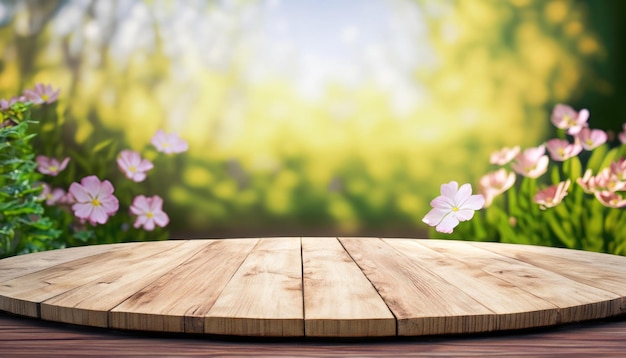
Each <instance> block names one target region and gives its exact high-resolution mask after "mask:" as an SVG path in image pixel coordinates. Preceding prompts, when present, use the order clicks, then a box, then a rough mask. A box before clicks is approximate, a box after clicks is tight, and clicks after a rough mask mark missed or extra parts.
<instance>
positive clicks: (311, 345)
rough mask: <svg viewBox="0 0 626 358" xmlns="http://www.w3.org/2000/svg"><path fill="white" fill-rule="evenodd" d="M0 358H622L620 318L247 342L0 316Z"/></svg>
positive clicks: (625, 327) (624, 329) (625, 348)
mask: <svg viewBox="0 0 626 358" xmlns="http://www.w3.org/2000/svg"><path fill="white" fill-rule="evenodd" d="M0 356H1V357H33V356H42V357H68V356H74V357H75V356H89V357H97V356H115V357H119V356H143V357H157V356H168V357H186V356H202V357H206V356H220V357H241V356H257V357H383V356H386V357H403V356H412V357H488V356H491V357H493V356H498V357H502V356H505V357H624V356H626V316H622V317H617V318H612V319H604V320H599V321H588V322H584V323H575V324H568V325H561V326H554V327H550V328H544V329H539V330H538V329H535V330H530V331H529V330H525V331H513V332H504V333H497V334H496V333H491V334H485V335H470V336H451V337H450V336H448V337H415V338H404V339H402V338H397V337H396V338H387V339H384V340H372V339H368V340H345V339H344V340H333V341H329V340H311V339H304V338H300V339H295V340H293V339H292V340H272V341H268V340H258V339H257V340H252V339H249V338H248V339H246V340H243V339H230V340H228V339H224V338H220V337H208V336H182V335H179V334H178V335H175V334H165V333H142V332H136V331H119V330H111V329H104V328H93V327H82V326H75V325H70V324H63V323H56V322H48V321H41V320H38V319H33V318H27V317H18V316H14V315H9V314H7V313H0Z"/></svg>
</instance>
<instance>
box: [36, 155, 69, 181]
mask: <svg viewBox="0 0 626 358" xmlns="http://www.w3.org/2000/svg"><path fill="white" fill-rule="evenodd" d="M36 161H37V165H38V166H37V170H39V172H40V173H42V174H47V175H51V176H53V177H55V176H57V175H58V174H59V173H60V172H62V171H63V169H65V167H67V163H69V162H70V158H69V157H66V158H65V159H63V161H62V162H59V160H58V159H56V158H48V157H46V156H43V155H38V156H37V159H36Z"/></svg>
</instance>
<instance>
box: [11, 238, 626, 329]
mask: <svg viewBox="0 0 626 358" xmlns="http://www.w3.org/2000/svg"><path fill="white" fill-rule="evenodd" d="M0 310H3V311H7V312H11V313H14V314H18V315H24V316H30V317H36V318H41V319H44V320H50V321H57V322H66V323H73V324H79V325H87V326H96V327H109V328H116V329H125V330H141V331H160V332H182V333H193V334H198V333H200V334H215V335H235V336H263V337H298V336H300V337H302V336H309V337H374V336H378V337H389V336H423V335H439V334H458V333H478V332H492V331H501V330H512V329H523V328H531V327H543V326H550V325H557V324H560V323H567V322H578V321H584V320H591V319H597V318H605V317H610V316H615V315H619V314H622V313H624V312H626V257H621V256H614V255H607V254H598V253H591V252H584V251H576V250H566V249H557V248H547V247H538V246H527V245H512V244H500V243H479V242H465V241H445V240H420V239H379V238H320V237H303V238H299V237H292V238H262V239H206V240H170V241H160V242H143V243H125V244H113V245H97V246H86V247H78V248H71V249H63V250H55V251H48V252H42V253H36V254H29V255H23V256H17V257H11V258H8V259H4V260H0Z"/></svg>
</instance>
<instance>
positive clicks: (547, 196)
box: [534, 179, 571, 210]
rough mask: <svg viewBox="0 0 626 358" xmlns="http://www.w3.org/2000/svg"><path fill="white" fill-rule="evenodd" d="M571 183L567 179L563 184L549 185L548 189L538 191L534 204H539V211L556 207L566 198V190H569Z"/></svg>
mask: <svg viewBox="0 0 626 358" xmlns="http://www.w3.org/2000/svg"><path fill="white" fill-rule="evenodd" d="M570 183H571V181H570V180H569V179H567V180H566V181H564V182H560V183H559V184H557V185H551V186H549V187H548V188H546V189H544V190H541V191H539V192H538V193H537V194H536V195H535V197H534V201H535V203H537V204H539V207H540V208H541V210H545V209H547V208H551V207H553V206H556V205H558V204H559V203H560V202H561V201H562V200H563V198H565V196H567V189H568V188H569V185H570Z"/></svg>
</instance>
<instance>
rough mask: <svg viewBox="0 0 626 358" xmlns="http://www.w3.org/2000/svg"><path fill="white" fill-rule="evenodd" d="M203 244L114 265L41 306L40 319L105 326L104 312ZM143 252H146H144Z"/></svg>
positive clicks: (189, 244) (190, 243) (183, 244)
mask: <svg viewBox="0 0 626 358" xmlns="http://www.w3.org/2000/svg"><path fill="white" fill-rule="evenodd" d="M206 244H207V243H206V242H203V241H184V242H181V243H180V245H177V246H175V250H174V249H170V250H161V251H160V252H153V253H152V254H151V255H149V256H147V257H145V258H144V259H142V260H134V261H133V262H132V263H127V264H126V265H124V266H117V265H116V266H115V267H114V268H112V269H110V270H109V271H108V272H106V274H104V275H99V276H98V277H97V279H95V280H94V279H93V278H94V277H93V275H91V273H90V275H89V276H91V277H90V279H91V280H90V281H89V282H88V283H86V284H84V285H81V286H78V287H76V288H74V289H71V290H69V291H67V292H64V293H61V294H59V295H57V296H55V297H52V298H50V299H47V300H45V301H43V302H42V303H41V318H42V319H47V320H51V321H57V322H67V323H75V324H82V325H87V326H96V327H108V326H109V321H108V312H109V311H110V310H111V309H112V308H113V307H115V306H117V305H118V304H120V303H121V302H122V301H124V300H125V299H127V298H128V297H129V296H130V295H131V294H132V293H134V292H137V291H139V290H140V289H142V288H144V287H146V286H147V285H149V284H151V283H152V282H153V281H155V280H156V279H158V278H159V277H160V276H162V275H164V274H165V273H167V272H168V271H170V270H172V269H174V268H175V267H177V266H179V265H180V264H181V263H183V262H184V261H185V260H187V259H189V258H190V257H192V256H193V255H195V254H197V253H198V252H199V251H201V250H202V247H203V246H205V245H206ZM146 251H147V250H146Z"/></svg>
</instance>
